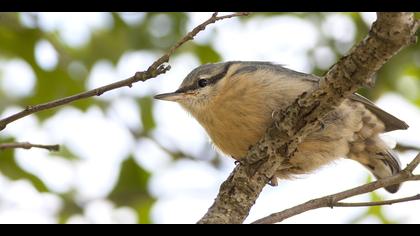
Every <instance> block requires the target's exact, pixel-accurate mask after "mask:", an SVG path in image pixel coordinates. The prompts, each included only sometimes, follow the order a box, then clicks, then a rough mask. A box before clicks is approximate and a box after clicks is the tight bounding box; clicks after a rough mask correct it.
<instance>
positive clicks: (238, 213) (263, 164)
mask: <svg viewBox="0 0 420 236" xmlns="http://www.w3.org/2000/svg"><path fill="white" fill-rule="evenodd" d="M417 27H418V25H417V23H416V21H415V19H414V14H412V13H378V19H377V21H376V22H375V23H374V24H373V26H372V28H371V30H370V32H369V35H368V36H367V37H366V38H365V39H364V40H363V41H362V42H360V43H359V44H358V45H356V46H355V47H354V48H353V49H352V50H351V51H350V52H349V53H348V55H346V56H344V57H342V58H341V59H340V60H339V61H338V62H337V63H336V64H335V65H334V66H333V67H332V68H331V69H330V70H329V71H328V72H327V74H326V75H325V77H324V78H322V79H321V80H320V82H319V87H318V88H316V89H314V90H313V91H312V92H310V93H304V94H302V95H301V96H299V97H298V98H297V99H296V100H295V101H294V102H293V103H292V104H291V105H290V106H288V107H287V108H286V109H284V110H283V111H282V112H279V113H276V114H275V115H274V116H273V124H272V125H271V127H270V128H269V129H268V130H267V132H266V134H265V135H264V137H263V138H262V139H261V140H260V141H259V142H258V143H257V144H256V145H254V146H252V147H251V149H250V150H249V151H248V153H247V156H246V157H245V158H244V162H243V163H242V164H240V165H238V166H236V167H235V169H234V171H233V172H232V173H231V175H230V176H229V177H228V179H227V180H226V181H225V182H224V183H223V184H222V185H221V187H220V190H219V194H218V196H217V198H216V199H215V202H214V203H213V205H212V206H211V207H210V209H209V210H208V212H207V213H206V214H205V215H204V217H203V218H202V219H200V220H199V221H198V223H242V222H243V221H244V220H245V218H246V217H247V216H248V214H249V211H250V209H251V207H252V206H253V205H254V203H255V201H256V199H257V198H258V196H259V194H260V193H261V191H262V189H263V188H264V186H265V185H266V184H267V183H268V181H269V179H270V178H271V177H272V176H274V173H275V172H276V171H277V170H278V169H280V168H287V166H288V165H289V164H288V160H289V158H290V157H291V156H292V155H293V153H294V152H295V150H296V147H297V145H298V144H299V142H300V141H301V140H303V139H304V138H305V137H306V136H307V135H308V134H309V133H311V132H312V131H313V130H314V128H316V127H319V125H320V124H319V118H320V117H323V116H324V115H326V114H327V113H328V112H329V111H331V110H332V109H333V108H334V107H336V106H338V105H339V104H340V103H341V102H342V101H343V100H344V99H345V98H346V97H348V96H350V95H351V94H353V93H354V92H355V91H356V90H357V89H358V88H360V87H361V86H363V85H364V84H368V83H369V80H370V79H371V78H372V77H373V75H374V74H375V73H376V72H377V71H378V70H379V68H381V66H382V65H384V64H385V63H386V61H388V60H389V59H390V58H391V57H392V56H394V55H395V54H396V53H397V52H399V51H400V50H401V49H402V48H404V47H406V46H408V45H409V44H412V43H415V42H416V37H415V33H416V30H417Z"/></svg>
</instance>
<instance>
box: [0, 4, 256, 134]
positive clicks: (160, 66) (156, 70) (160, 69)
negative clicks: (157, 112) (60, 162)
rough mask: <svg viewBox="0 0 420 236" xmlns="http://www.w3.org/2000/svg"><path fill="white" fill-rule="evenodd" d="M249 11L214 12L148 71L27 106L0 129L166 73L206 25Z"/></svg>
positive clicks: (5, 121) (7, 119) (9, 118)
mask: <svg viewBox="0 0 420 236" xmlns="http://www.w3.org/2000/svg"><path fill="white" fill-rule="evenodd" d="M248 14H249V13H247V12H239V13H234V14H229V15H225V16H217V12H216V13H213V15H212V16H211V17H210V18H209V19H208V20H206V21H205V22H203V23H202V24H200V25H198V26H197V27H195V28H194V29H193V30H192V31H191V32H189V33H188V34H187V35H186V36H185V37H183V38H182V39H181V40H180V41H178V42H177V43H176V44H175V45H174V46H173V47H172V48H170V49H169V50H168V52H167V53H166V54H164V55H163V56H161V57H160V58H159V59H157V60H156V61H155V62H153V64H152V65H151V66H150V67H149V68H148V69H147V70H146V71H141V72H136V73H135V74H134V76H132V77H130V78H128V79H125V80H120V81H118V82H115V83H112V84H109V85H105V86H102V87H99V88H96V89H92V90H90V91H87V92H83V93H79V94H76V95H73V96H70V97H66V98H61V99H57V100H54V101H51V102H47V103H43V104H39V105H34V106H27V107H26V108H25V109H24V110H23V111H20V112H18V113H16V114H13V115H11V116H9V117H6V118H4V119H2V120H0V131H1V130H3V129H5V128H6V126H7V125H8V124H10V123H12V122H14V121H16V120H19V119H21V118H23V117H26V116H28V115H31V114H34V113H36V112H40V111H44V110H48V109H52V108H55V107H59V106H62V105H64V104H68V103H71V102H74V101H77V100H81V99H85V98H89V97H93V96H100V95H102V94H104V93H106V92H108V91H111V90H114V89H117V88H122V87H130V88H131V87H132V86H133V84H134V83H136V82H139V81H146V80H148V79H151V78H154V77H156V76H158V75H160V74H163V73H165V72H166V71H168V70H169V69H170V66H169V65H165V64H164V63H165V62H168V61H169V57H170V56H171V55H172V54H173V53H174V52H175V50H176V49H177V48H179V47H180V46H182V45H183V44H184V43H186V42H187V41H189V40H192V39H193V38H194V37H195V36H196V35H197V34H198V33H199V32H201V31H203V30H204V29H205V28H206V26H208V25H210V24H212V23H215V22H216V21H219V20H223V19H227V18H232V17H236V16H246V15H248Z"/></svg>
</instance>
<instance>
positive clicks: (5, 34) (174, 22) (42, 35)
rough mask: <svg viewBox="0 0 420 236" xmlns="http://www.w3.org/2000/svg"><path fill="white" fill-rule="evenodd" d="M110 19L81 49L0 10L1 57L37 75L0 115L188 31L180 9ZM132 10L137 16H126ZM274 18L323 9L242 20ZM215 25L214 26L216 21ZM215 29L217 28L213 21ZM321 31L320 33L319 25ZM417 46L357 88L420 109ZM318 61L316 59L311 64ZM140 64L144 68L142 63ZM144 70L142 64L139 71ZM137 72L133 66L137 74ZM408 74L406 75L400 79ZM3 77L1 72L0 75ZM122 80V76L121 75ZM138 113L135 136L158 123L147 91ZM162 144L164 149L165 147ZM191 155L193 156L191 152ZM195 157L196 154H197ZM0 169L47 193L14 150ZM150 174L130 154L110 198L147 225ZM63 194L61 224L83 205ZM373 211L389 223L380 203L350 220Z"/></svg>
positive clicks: (2, 158) (327, 42)
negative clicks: (42, 47)
mask: <svg viewBox="0 0 420 236" xmlns="http://www.w3.org/2000/svg"><path fill="white" fill-rule="evenodd" d="M109 14H110V16H111V17H112V20H113V24H112V25H111V26H110V27H108V28H105V29H100V30H96V31H94V32H92V37H91V38H90V40H89V41H88V42H87V43H86V44H84V45H82V46H80V47H71V46H69V45H67V44H65V43H64V42H63V41H62V40H61V38H60V37H59V35H58V32H55V31H53V32H47V31H45V30H43V29H42V28H41V27H40V25H39V24H38V23H37V22H38V19H37V17H38V16H37V15H36V14H33V15H31V17H32V18H33V19H34V22H35V26H33V27H29V26H26V25H25V24H23V23H22V21H21V14H19V13H1V14H0V59H3V60H8V59H13V58H19V59H22V60H24V61H25V62H27V63H28V64H29V65H30V67H31V68H32V69H33V71H34V73H35V75H36V85H35V88H34V91H32V93H30V94H29V95H28V96H26V97H23V98H20V99H15V98H12V97H7V96H6V95H5V94H3V93H2V92H1V90H0V113H2V112H3V111H4V110H5V109H6V108H7V107H8V106H9V105H12V104H13V105H15V104H16V105H20V106H22V107H24V106H27V105H33V104H39V103H43V102H47V101H50V100H53V99H57V98H62V97H65V96H69V95H73V94H75V93H79V92H83V91H85V90H86V77H87V75H88V73H89V71H90V70H91V69H92V67H93V66H94V65H95V63H96V62H98V61H100V60H106V61H109V62H111V63H112V64H114V65H115V64H116V63H117V62H118V61H119V59H120V58H121V56H122V55H123V54H124V53H126V52H128V51H136V50H148V51H155V52H158V53H159V52H163V51H165V50H166V49H167V48H168V47H170V46H171V45H172V44H174V43H175V42H176V41H177V40H178V39H179V38H181V37H182V36H183V35H184V34H185V33H186V32H187V31H188V30H190V29H187V28H186V27H187V21H188V15H187V14H185V13H145V14H144V17H142V18H141V19H140V20H139V21H138V22H137V23H134V24H133V23H130V24H129V23H127V22H126V21H124V19H123V18H122V17H121V14H124V13H109ZM130 14H135V13H130ZM343 14H346V15H348V16H350V17H351V19H352V20H353V22H354V25H355V27H356V37H355V42H357V41H360V40H362V39H363V37H364V36H365V35H366V33H367V32H368V29H369V26H367V25H366V23H365V22H364V21H363V19H362V17H361V15H360V14H358V13H343ZM279 15H293V16H295V17H300V18H302V19H305V20H308V21H311V22H313V23H314V24H315V25H316V26H317V27H319V28H321V25H322V23H323V22H324V20H325V17H326V15H327V13H282V14H280V13H255V14H252V15H251V16H249V17H247V18H242V19H241V21H242V22H247V21H251V20H252V19H253V17H257V16H258V17H267V18H269V17H276V16H279ZM159 20H160V21H161V22H169V23H170V25H169V26H167V28H168V30H166V31H165V32H164V33H163V34H162V35H157V34H156V33H155V34H154V33H153V28H154V27H155V26H154V25H155V24H156V21H159ZM216 25H217V24H216ZM213 27H215V26H213ZM320 32H322V31H321V30H320ZM321 34H322V40H320V44H319V45H317V46H326V47H328V48H330V49H331V50H332V51H333V52H334V54H335V56H336V58H339V57H340V56H342V55H341V53H340V48H339V46H340V42H337V41H336V40H335V39H333V38H331V37H330V36H328V35H325V34H324V33H321ZM41 40H45V41H48V42H49V43H50V44H51V45H52V46H53V47H54V49H55V50H56V51H57V53H58V54H59V55H58V58H59V61H58V65H57V66H56V67H55V68H54V69H53V70H50V71H47V70H44V69H43V68H41V67H40V66H39V65H38V64H37V62H36V60H35V56H34V55H35V45H36V44H37V43H38V42H40V41H41ZM186 51H188V52H191V53H193V54H194V55H196V57H197V58H198V59H199V61H200V62H201V63H208V62H216V61H220V60H222V57H221V55H220V53H219V52H218V51H217V50H216V49H215V48H213V47H212V45H211V44H210V43H209V44H198V43H196V42H194V41H192V42H189V43H188V44H187V45H185V46H183V47H182V48H181V49H180V50H179V51H178V53H180V52H186ZM419 55H420V44H416V45H413V46H411V47H410V48H409V49H406V50H404V51H403V52H401V53H400V54H398V55H397V56H396V57H394V58H393V59H392V60H391V61H390V62H389V63H387V64H386V65H385V66H384V68H383V69H382V70H381V71H380V72H379V73H378V75H377V76H378V77H379V78H380V79H378V80H377V84H376V86H375V89H370V90H367V89H363V90H362V91H361V92H362V93H363V94H364V95H365V96H367V97H369V98H372V99H376V98H378V97H379V96H380V95H381V94H383V93H384V92H386V91H391V90H392V91H397V92H399V93H400V94H402V95H403V96H406V97H407V98H408V99H409V100H410V101H412V102H413V103H415V104H417V105H419V106H420V93H417V94H410V95H408V94H407V93H405V90H404V88H405V85H404V81H405V80H407V78H405V77H408V80H412V82H413V83H412V84H415V85H416V86H417V89H419V88H420V66H419V64H420V56H419ZM308 58H309V60H311V61H315V58H314V55H313V54H312V53H311V52H308ZM74 63H78V65H79V67H77V68H78V69H74V68H75V67H74ZM72 65H73V66H72ZM315 65H316V63H315ZM143 66H144V65H143ZM141 69H144V68H139V70H141ZM134 72H135V71H133V73H134ZM324 72H325V68H324V69H323V68H318V67H316V66H315V67H314V70H313V73H316V74H323V73H324ZM404 78H405V79H404ZM0 79H1V74H0ZM121 79H123V78H121ZM136 104H137V106H138V108H139V109H140V110H141V122H142V127H143V130H142V132H140V133H136V132H134V133H133V135H134V136H135V137H136V138H141V137H149V136H150V131H152V130H153V129H155V128H156V122H155V120H154V117H153V101H152V98H151V97H149V96H145V97H141V98H139V99H138V100H137V102H136ZM93 105H97V106H99V107H101V109H104V110H105V109H107V107H108V105H109V103H108V102H105V101H102V100H98V99H85V100H82V101H78V102H75V103H73V104H71V106H72V107H74V108H77V109H80V110H81V111H86V109H87V108H89V107H91V106H93ZM55 113H56V110H49V111H45V112H40V113H37V114H35V116H37V117H38V118H39V119H40V121H41V122H42V121H44V120H45V119H46V118H50V117H52V116H54V114H55ZM9 141H13V140H12V139H10V138H2V136H0V142H9ZM162 148H163V147H162ZM164 151H165V152H167V153H169V154H170V155H172V157H173V159H174V160H177V159H180V158H186V157H188V155H185V154H184V153H183V152H182V151H180V150H176V151H169V150H164ZM55 155H57V156H60V157H62V158H66V159H67V160H70V161H77V159H78V158H77V156H75V155H74V154H73V153H72V150H70V149H69V148H68V147H63V148H62V150H61V151H60V152H59V153H56V154H55ZM188 158H191V157H188ZM194 158H199V157H194ZM217 158H218V157H214V158H212V159H211V163H213V164H214V165H216V166H217V165H218V161H217V160H218V159H217ZM0 172H1V174H2V175H5V176H7V177H8V178H10V179H27V180H29V181H30V182H31V183H32V184H33V185H34V186H35V187H36V189H37V190H39V191H41V192H45V191H51V190H49V189H48V188H47V187H46V186H45V184H44V183H43V182H42V181H41V180H40V179H39V178H38V177H37V176H35V175H33V174H31V173H29V172H27V171H26V170H24V169H23V168H22V167H21V166H19V165H18V164H17V163H16V161H15V159H14V152H13V151H11V150H7V151H0ZM149 178H150V173H148V171H146V170H145V169H143V168H142V167H141V166H139V165H138V164H137V163H136V162H135V161H134V159H133V157H132V154H130V155H129V156H127V158H126V160H125V161H124V162H123V163H122V165H121V167H120V175H119V178H118V181H117V182H116V184H115V186H114V188H113V190H112V191H111V193H110V194H109V196H108V198H109V199H110V200H111V201H113V202H114V203H115V204H116V205H117V206H130V207H132V208H133V209H135V211H136V212H137V214H138V219H139V223H149V222H151V221H150V218H149V215H150V214H149V213H150V209H151V207H152V206H153V203H154V201H155V199H154V198H153V197H152V196H151V195H150V193H149V191H148V188H147V184H148V181H149ZM55 194H57V195H58V196H60V197H61V198H62V199H63V202H64V206H63V209H62V211H61V215H60V219H59V222H62V223H65V222H66V220H67V219H68V217H70V216H71V215H73V214H76V213H81V212H82V211H83V206H81V205H80V204H78V203H77V202H76V201H75V199H74V196H73V193H72V192H69V193H64V194H63V193H55ZM371 196H372V200H378V199H380V196H378V195H377V194H376V193H375V194H372V195H371ZM368 215H369V216H372V215H373V216H375V217H377V218H378V219H379V220H380V221H381V222H383V223H390V222H393V221H391V220H389V219H387V217H386V216H384V215H383V213H382V211H381V208H380V207H372V208H369V209H368V210H367V211H366V213H365V214H364V215H362V216H361V217H359V218H358V219H355V220H354V221H353V222H360V220H362V219H363V218H364V217H366V216H368Z"/></svg>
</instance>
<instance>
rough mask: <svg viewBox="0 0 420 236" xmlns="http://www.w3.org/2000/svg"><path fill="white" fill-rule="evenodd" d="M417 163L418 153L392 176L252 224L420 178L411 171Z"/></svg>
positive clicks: (289, 215) (269, 221) (419, 157)
mask: <svg viewBox="0 0 420 236" xmlns="http://www.w3.org/2000/svg"><path fill="white" fill-rule="evenodd" d="M419 163H420V153H419V154H418V155H417V156H416V157H415V158H414V159H413V161H411V163H410V164H409V165H407V167H406V168H405V169H404V170H403V171H401V172H400V173H398V174H396V175H394V176H391V177H388V178H384V179H380V180H377V181H374V182H372V183H368V184H364V185H362V186H359V187H356V188H353V189H349V190H346V191H343V192H340V193H336V194H332V195H328V196H325V197H321V198H317V199H313V200H310V201H308V202H305V203H303V204H300V205H297V206H294V207H292V208H289V209H286V210H284V211H281V212H278V213H274V214H271V215H269V216H267V217H264V218H261V219H259V220H257V221H255V222H253V223H254V224H273V223H277V222H281V221H283V220H285V219H287V218H290V217H292V216H295V215H298V214H301V213H303V212H306V211H310V210H314V209H318V208H323V207H331V208H332V207H334V206H339V205H340V204H338V202H339V201H341V200H343V199H346V198H350V197H353V196H357V195H360V194H364V193H369V192H372V191H374V190H376V189H379V188H383V187H387V186H390V185H394V184H399V183H403V182H406V181H417V180H419V179H420V178H419V176H418V175H413V173H412V172H413V171H414V169H415V168H416V167H417V165H418V164H419ZM417 197H418V196H417ZM412 200H416V199H412ZM394 201H395V200H394ZM394 203H395V202H394ZM342 204H344V205H348V204H351V203H342ZM372 204H373V203H372ZM391 204H392V203H391Z"/></svg>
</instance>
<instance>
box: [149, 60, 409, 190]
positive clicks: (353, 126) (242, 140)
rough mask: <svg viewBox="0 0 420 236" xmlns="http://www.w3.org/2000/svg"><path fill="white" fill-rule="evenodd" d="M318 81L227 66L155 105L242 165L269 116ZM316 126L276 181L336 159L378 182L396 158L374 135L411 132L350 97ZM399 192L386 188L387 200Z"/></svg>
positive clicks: (212, 67)
mask: <svg viewBox="0 0 420 236" xmlns="http://www.w3.org/2000/svg"><path fill="white" fill-rule="evenodd" d="M319 79H320V78H319V77H317V76H314V75H309V74H304V73H300V72H296V71H293V70H290V69H287V68H284V67H282V66H280V65H276V64H272V63H268V62H255V61H231V62H224V63H216V64H206V65H202V66H199V67H198V68H196V69H194V70H193V71H192V72H191V73H190V74H189V75H188V76H187V77H186V78H185V79H184V81H183V82H182V84H181V86H180V87H179V89H178V90H176V91H175V92H173V93H165V94H159V95H156V96H155V98H156V99H161V100H167V101H174V102H178V103H179V104H181V106H182V107H184V108H185V109H186V110H187V111H189V112H190V113H191V114H192V115H193V116H194V117H195V118H196V119H197V120H198V122H199V123H200V124H201V125H202V126H203V127H204V129H205V130H206V131H207V133H208V134H209V136H210V138H211V140H212V141H213V143H214V145H215V146H216V147H217V148H218V149H219V150H220V151H222V152H223V153H225V154H227V155H230V156H232V157H233V158H235V159H236V160H241V158H243V157H245V156H246V153H247V151H248V148H249V147H250V146H251V145H254V144H256V143H257V141H258V140H259V139H260V138H262V136H263V135H264V132H265V131H266V130H267V128H268V127H269V126H270V124H271V123H272V113H273V112H275V111H280V110H281V109H283V108H285V107H287V106H288V105H289V104H291V103H292V102H293V101H294V100H295V99H296V98H297V97H298V96H299V95H301V94H302V93H303V92H305V91H311V90H312V89H314V88H316V87H317V86H318V82H319ZM321 123H322V126H320V127H319V129H318V130H317V131H315V132H313V133H311V134H310V135H308V136H307V137H306V138H305V139H304V140H303V141H302V142H301V143H300V144H299V145H298V147H297V151H296V152H295V153H294V154H293V156H292V157H291V159H290V161H289V162H290V167H288V168H285V169H284V168H283V169H280V170H278V171H277V172H276V174H275V176H274V177H273V178H274V179H276V177H277V178H280V179H287V178H291V177H293V176H295V175H298V174H305V173H309V172H311V171H313V170H315V169H318V168H319V167H321V166H323V165H325V164H327V163H330V162H332V161H334V160H336V159H338V158H340V157H347V158H349V159H352V160H355V161H358V162H359V163H361V164H362V165H363V166H365V167H366V168H367V169H368V170H370V171H371V172H372V173H373V175H374V176H375V177H376V178H384V177H388V176H391V175H393V174H395V173H397V172H399V171H401V166H400V162H399V160H398V157H397V156H396V154H395V153H394V152H392V151H391V149H390V148H389V147H387V145H386V144H385V143H384V142H383V141H382V140H381V139H380V138H379V136H378V135H379V134H380V133H383V132H387V131H392V130H397V129H407V128H408V125H407V124H406V123H405V122H403V121H401V120H399V119H397V118H396V117H394V116H392V115H390V114H389V113H386V112H385V111H383V110H381V109H380V108H379V107H377V106H375V105H374V104H373V103H372V102H371V101H369V100H368V99H366V98H364V97H362V96H361V95H358V94H353V95H352V96H351V97H350V98H348V99H346V100H345V101H344V102H343V103H342V104H341V105H340V106H338V107H337V108H335V110H333V111H331V112H330V113H328V114H327V115H326V116H325V117H324V118H322V119H321ZM274 179H273V180H274ZM398 189H399V185H393V186H388V187H386V190H387V191H388V192H391V193H395V192H396V191H398Z"/></svg>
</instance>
